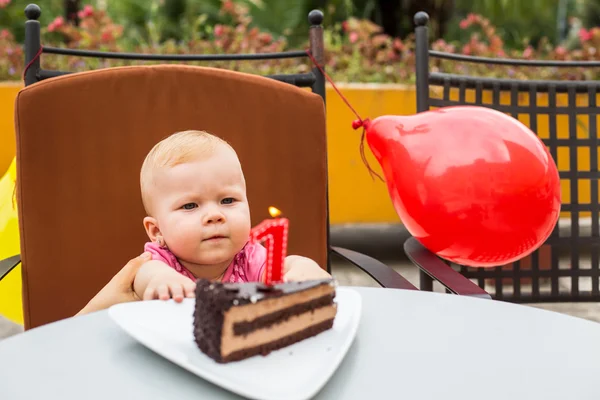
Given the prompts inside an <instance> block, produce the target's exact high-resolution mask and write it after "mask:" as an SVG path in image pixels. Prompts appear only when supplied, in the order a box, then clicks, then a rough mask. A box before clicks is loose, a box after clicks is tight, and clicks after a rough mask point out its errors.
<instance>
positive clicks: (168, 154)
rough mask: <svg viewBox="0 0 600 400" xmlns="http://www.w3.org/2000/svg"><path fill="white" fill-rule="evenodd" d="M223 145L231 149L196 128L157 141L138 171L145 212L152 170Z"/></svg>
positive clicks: (177, 162) (186, 160) (188, 158)
mask: <svg viewBox="0 0 600 400" xmlns="http://www.w3.org/2000/svg"><path fill="white" fill-rule="evenodd" d="M223 145H224V146H227V147H229V148H231V149H232V150H233V148H232V147H231V145H230V144H229V143H227V142H226V141H225V140H223V139H221V138H219V137H217V136H215V135H212V134H210V133H208V132H205V131H196V130H187V131H182V132H177V133H174V134H172V135H171V136H169V137H167V138H165V139H163V140H161V141H160V142H158V143H157V144H156V145H155V146H154V147H153V148H152V150H150V152H149V153H148V155H147V156H146V158H145V159H144V162H143V164H142V169H141V171H140V188H141V192H142V202H143V204H144V208H145V209H146V212H147V213H149V209H150V207H149V206H150V201H149V199H148V191H149V190H148V188H149V186H150V185H151V183H152V177H153V175H154V171H156V170H157V169H158V168H165V167H167V168H169V167H174V166H176V165H179V164H183V163H186V162H190V161H192V160H197V159H201V158H203V157H208V156H210V155H212V154H213V153H214V151H215V150H216V149H217V148H218V147H219V146H223Z"/></svg>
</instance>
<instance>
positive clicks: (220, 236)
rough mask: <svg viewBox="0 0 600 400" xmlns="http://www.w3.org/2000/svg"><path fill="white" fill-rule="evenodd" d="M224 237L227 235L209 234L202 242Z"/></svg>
mask: <svg viewBox="0 0 600 400" xmlns="http://www.w3.org/2000/svg"><path fill="white" fill-rule="evenodd" d="M226 238H227V236H225V235H212V236H209V237H207V238H206V239H204V240H203V242H210V241H216V240H222V239H226Z"/></svg>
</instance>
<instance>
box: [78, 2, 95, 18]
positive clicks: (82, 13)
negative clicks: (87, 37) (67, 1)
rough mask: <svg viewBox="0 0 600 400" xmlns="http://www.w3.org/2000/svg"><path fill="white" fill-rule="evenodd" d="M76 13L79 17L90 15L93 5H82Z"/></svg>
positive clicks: (92, 12)
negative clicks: (81, 8)
mask: <svg viewBox="0 0 600 400" xmlns="http://www.w3.org/2000/svg"><path fill="white" fill-rule="evenodd" d="M77 15H79V18H87V17H91V16H92V15H94V7H92V6H91V5H89V4H86V6H85V7H83V10H81V11H79V13H78V14H77Z"/></svg>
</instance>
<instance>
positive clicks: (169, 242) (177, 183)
mask: <svg viewBox="0 0 600 400" xmlns="http://www.w3.org/2000/svg"><path fill="white" fill-rule="evenodd" d="M140 185H141V192H142V201H143V204H144V207H145V209H146V213H147V217H145V218H144V228H145V229H146V233H147V234H148V237H149V238H150V241H151V242H149V243H146V245H145V246H144V247H145V250H146V251H149V252H150V253H151V254H152V259H151V260H150V261H148V262H146V263H144V265H143V266H142V267H141V268H140V269H139V271H138V273H137V275H136V277H135V280H134V290H135V292H136V294H137V295H138V296H139V297H140V298H142V299H144V300H151V299H162V300H167V299H170V298H173V299H174V300H175V301H177V302H180V301H182V300H183V298H184V297H194V289H195V280H196V279H198V278H206V279H210V280H214V281H223V282H251V281H261V282H264V273H265V260H266V249H265V248H264V247H263V246H262V245H260V244H258V243H252V242H250V241H249V237H250V229H251V226H250V209H249V207H248V200H247V198H246V182H245V179H244V173H243V172H242V167H241V165H240V161H239V160H238V157H237V154H236V152H235V151H234V150H233V148H232V147H231V146H230V145H229V144H228V143H227V142H225V141H224V140H222V139H220V138H218V137H216V136H214V135H211V134H209V133H206V132H203V131H193V130H190V131H184V132H178V133H175V134H173V135H171V136H170V137H168V138H166V139H164V140H162V141H161V142H159V143H158V144H157V145H156V146H154V148H153V149H152V150H151V151H150V153H149V154H148V155H147V156H146V159H145V160H144V163H143V165H142V169H141V173H140ZM320 278H331V276H330V275H329V274H328V273H327V272H326V271H324V270H323V269H322V268H320V267H319V265H317V263H316V262H314V261H313V260H311V259H309V258H305V257H301V256H288V257H287V258H286V259H285V265H284V280H285V281H292V280H308V279H320Z"/></svg>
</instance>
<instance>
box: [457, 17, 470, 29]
mask: <svg viewBox="0 0 600 400" xmlns="http://www.w3.org/2000/svg"><path fill="white" fill-rule="evenodd" d="M469 25H471V22H470V21H469V20H466V19H463V20H462V21H460V24H458V26H460V29H467V28H468V27H469Z"/></svg>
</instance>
